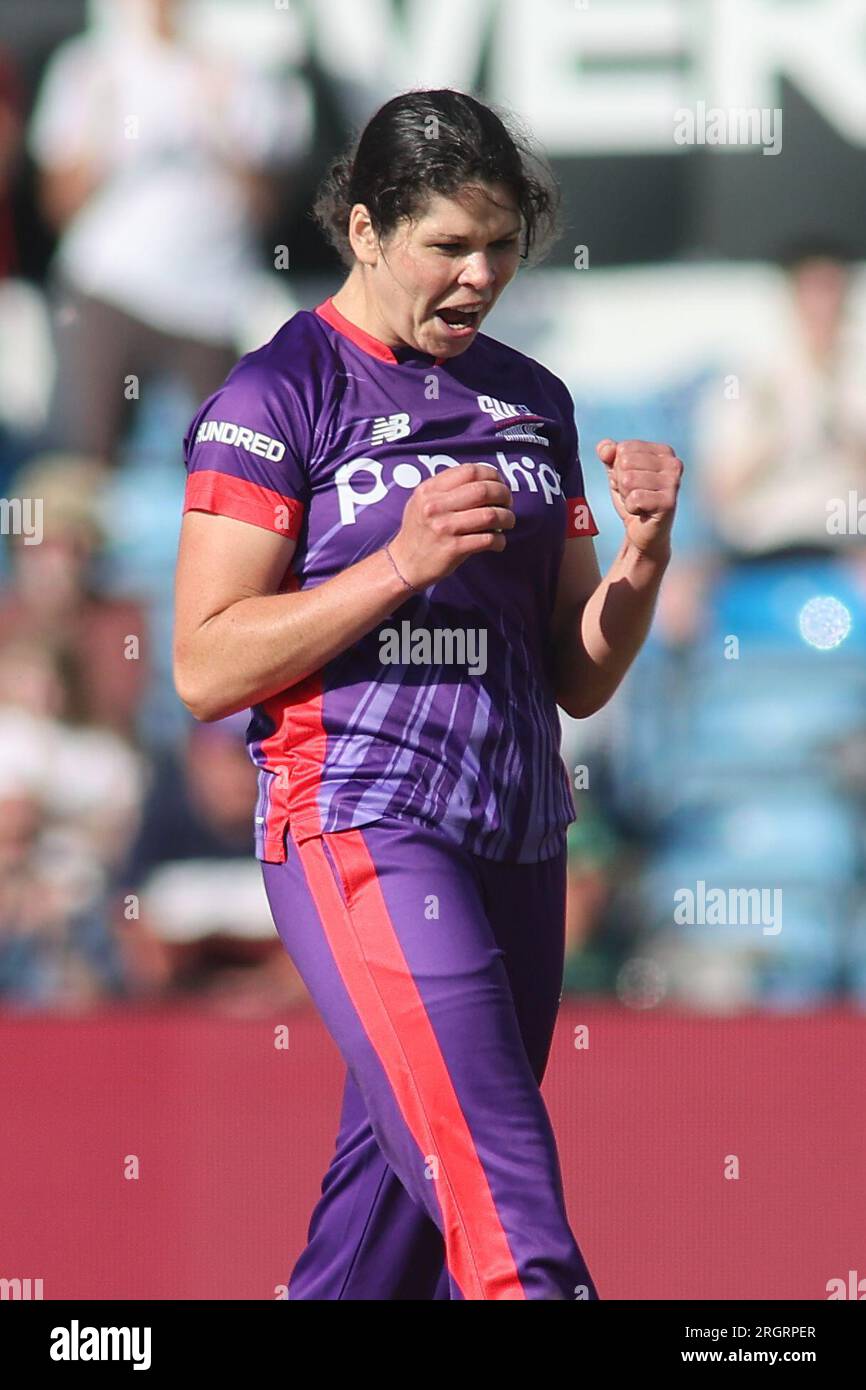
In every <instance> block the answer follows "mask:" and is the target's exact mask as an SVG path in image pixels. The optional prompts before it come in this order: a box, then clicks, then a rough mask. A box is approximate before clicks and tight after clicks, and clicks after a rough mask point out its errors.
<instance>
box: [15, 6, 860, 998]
mask: <svg viewBox="0 0 866 1390" xmlns="http://www.w3.org/2000/svg"><path fill="white" fill-rule="evenodd" d="M115 9H116V21H115V22H113V23H102V24H100V25H98V26H97V25H93V26H91V27H87V28H85V29H84V30H83V31H82V32H81V33H80V34H78V35H75V36H73V37H70V38H68V39H67V40H65V41H64V42H63V43H61V44H60V45H59V47H57V48H56V49H55V50H54V52H53V53H52V55H51V57H50V59H49V61H48V62H47V64H46V66H45V68H44V70H43V71H42V72H41V74H40V76H39V81H38V83H36V84H35V86H34V89H33V90H32V91H27V90H25V84H24V82H23V80H22V77H21V74H20V73H19V72H18V71H17V70H16V62H15V55H14V54H13V53H11V52H6V53H3V52H0V348H2V358H0V498H2V505H3V508H4V513H3V515H4V526H3V534H2V537H0V543H2V547H3V550H2V572H0V584H2V587H0V860H2V868H0V1006H2V1007H4V1008H7V1009H29V1008H53V1009H63V1010H71V1011H75V1010H79V1009H86V1008H89V1007H91V1006H92V1005H93V1004H94V1003H95V1002H98V1001H105V1000H122V1001H127V1002H128V1003H132V1002H139V1003H147V1002H151V1001H161V1000H164V999H168V998H177V997H183V998H187V997H195V998H197V999H199V1000H201V1001H202V1004H203V1006H207V1007H212V1008H215V1009H218V1010H220V1011H223V1012H229V1013H235V1014H238V1015H245V1014H251V1013H252V1014H256V1013H262V1012H267V1011H269V1010H273V1009H274V1008H276V1007H279V1006H282V1005H283V1004H285V1002H286V1001H287V1000H290V1001H293V1000H301V999H303V998H304V990H303V986H302V985H301V982H300V981H299V980H298V978H297V976H296V973H295V971H294V967H293V966H292V965H291V962H290V961H289V960H288V958H287V956H286V954H285V952H284V950H283V948H282V946H281V944H280V942H279V940H278V938H277V936H276V933H275V930H274V928H273V924H272V921H271V918H270V914H269V910H268V906H267V902H266V899H265V896H264V891H263V888H262V883H261V875H260V871H259V868H258V866H257V864H256V862H255V860H254V859H253V858H252V853H253V851H252V828H251V827H252V806H253V801H254V796H255V772H254V768H253V766H252V764H251V762H250V760H249V758H248V756H247V753H246V748H245V744H244V731H245V727H246V722H247V719H246V716H244V715H238V716H234V717H232V718H231V719H228V720H223V721H220V722H219V723H216V724H211V725H198V724H196V723H195V722H194V721H192V720H191V719H190V718H189V716H188V715H187V714H186V711H185V710H184V709H183V707H182V706H181V705H180V702H179V701H178V699H177V697H176V695H175V693H174V690H173V687H172V682H171V670H170V626H171V583H172V574H173V564H174V557H175V550H176V539H177V530H178V526H179V521H180V513H181V504H182V494H183V485H184V481H185V475H184V470H183V466H182V462H181V460H180V444H179V441H180V439H181V438H182V436H183V433H184V430H185V427H186V425H187V423H188V420H189V418H191V415H192V413H193V412H194V410H195V409H196V408H197V407H198V405H199V404H200V402H201V400H202V399H204V397H205V396H206V395H208V394H209V393H210V392H211V391H213V390H215V389H216V388H217V387H218V386H219V385H220V384H221V382H222V380H223V379H224V377H225V375H226V374H227V372H228V371H229V369H230V368H231V367H232V366H233V364H234V362H235V361H236V360H237V358H238V356H239V355H240V353H241V352H242V351H246V350H247V348H248V347H249V346H252V345H253V344H252V343H249V342H244V340H243V335H244V334H245V333H249V331H250V323H249V315H248V314H247V316H246V318H242V315H241V306H244V305H246V306H248V305H249V303H250V302H251V300H252V299H254V298H255V296H256V295H257V294H261V286H262V284H263V283H266V284H268V285H269V286H270V295H271V299H272V307H271V312H274V309H275V310H276V312H277V319H276V322H274V323H273V324H272V327H271V331H273V328H275V327H276V326H277V323H278V322H280V321H282V319H283V318H285V317H288V315H289V314H290V313H291V312H293V308H294V307H297V306H296V305H295V304H294V303H293V300H292V293H293V292H292V289H291V287H290V286H289V285H287V283H286V279H287V277H285V276H282V277H279V276H277V274H276V272H275V271H274V270H273V269H270V268H269V266H268V263H267V255H266V250H265V246H266V238H265V235H264V233H265V231H266V230H268V229H269V228H270V227H271V226H272V218H273V214H274V208H275V207H277V206H278V205H279V202H280V199H281V198H282V199H284V197H285V189H286V187H287V185H289V184H291V183H292V182H293V181H297V180H299V179H300V178H301V176H302V175H304V176H305V177H306V175H307V174H308V173H309V170H310V167H311V165H312V164H313V163H315V160H314V159H313V149H314V131H315V115H316V112H315V111H314V109H313V107H312V103H311V102H310V99H309V96H308V90H309V89H308V87H307V86H306V85H304V84H302V83H300V82H297V81H296V80H295V74H293V72H292V71H291V70H290V69H287V68H283V69H282V70H279V71H275V70H274V69H273V68H272V67H267V66H263V67H262V69H261V70H256V69H255V68H253V67H251V66H250V64H249V63H248V62H247V61H246V60H244V61H241V60H240V59H238V60H237V61H233V60H232V59H231V58H230V57H229V56H226V54H225V53H222V54H221V55H220V56H219V57H216V56H213V55H209V56H208V55H203V54H202V53H201V52H199V51H197V50H196V49H195V48H194V47H193V46H191V45H189V44H188V43H187V42H185V40H184V34H183V30H182V25H181V16H182V12H183V6H182V4H181V3H179V0H118V4H117V6H116V7H115ZM22 171H26V183H27V187H28V188H30V189H31V190H32V202H33V215H34V216H35V217H36V218H37V219H38V220H39V223H40V225H41V226H42V228H43V230H44V233H45V235H46V236H48V237H50V238H51V240H52V254H51V258H50V261H49V263H48V267H47V271H46V274H45V276H44V279H42V281H41V282H39V283H36V282H34V281H33V280H32V279H27V278H25V277H22V276H21V275H20V274H19V269H18V267H19V259H20V250H21V248H20V245H19V240H18V237H19V233H18V227H17V225H16V217H15V215H14V210H13V209H14V199H13V190H14V189H15V188H18V187H20V184H21V179H22V177H23V175H22ZM856 273H857V268H856V266H852V265H851V264H849V258H848V255H847V252H846V249H845V248H844V247H841V246H834V245H832V244H831V243H829V242H826V241H819V240H814V241H812V242H809V243H805V242H804V243H802V244H800V245H798V246H790V247H788V248H785V249H784V251H783V252H780V259H779V266H778V275H779V278H780V282H781V284H782V285H783V286H784V291H785V295H786V297H787V301H788V310H789V312H790V332H789V333H788V335H787V337H786V347H785V350H784V351H783V352H779V351H774V352H773V353H772V354H769V355H768V359H767V361H765V362H764V363H763V364H757V365H756V363H755V361H754V360H753V355H749V354H746V353H745V349H746V348H747V347H749V346H751V345H748V344H744V360H745V358H746V356H749V361H748V365H744V367H743V368H742V370H737V371H734V370H732V368H731V364H719V363H706V364H704V370H703V371H702V373H701V374H700V375H699V376H698V377H696V378H695V379H694V381H692V382H691V383H690V384H689V388H688V390H686V391H679V392H678V391H677V390H676V389H674V388H672V391H671V392H670V393H668V395H667V396H665V395H662V394H660V395H658V397H657V398H656V399H655V400H654V401H652V402H644V403H643V410H642V414H641V415H640V418H636V419H635V420H634V421H632V420H631V418H630V417H629V415H628V411H627V409H626V407H625V406H621V407H620V412H619V416H617V413H616V408H615V407H614V406H613V405H612V404H611V403H609V402H608V403H607V404H606V406H605V408H604V411H602V407H601V403H599V402H597V401H596V402H592V401H587V402H582V401H581V400H580V397H579V383H570V385H571V386H572V389H573V391H574V394H575V397H576V401H577V411H578V421H579V423H580V424H581V427H582V434H583V436H584V437H585V438H588V439H590V438H591V439H595V438H601V437H603V436H604V435H610V436H613V437H617V435H619V436H621V437H627V436H629V435H640V436H641V437H644V438H657V439H663V440H666V439H670V438H673V439H675V440H676V443H677V447H678V450H679V452H680V453H681V454H683V456H684V457H686V459H687V468H688V470H689V478H688V486H687V487H684V491H683V496H682V498H681V512H682V517H681V519H680V520H678V529H677V532H676V533H675V540H676V541H677V545H676V552H677V553H676V558H675V561H674V563H673V564H672V566H671V569H670V570H669V572H668V574H667V575H666V578H665V581H664V586H663V589H662V593H661V597H660V601H659V607H658V612H657V617H656V622H655V624H654V628H653V632H652V634H651V637H650V639H649V640H648V642H647V644H646V646H645V648H644V650H643V651H642V652H641V654H640V657H639V658H638V661H637V662H636V664H635V666H634V668H633V670H632V671H631V672H630V673H629V676H628V677H627V679H626V682H625V683H624V686H623V688H622V690H621V691H620V692H618V694H617V696H616V697H615V699H614V701H612V702H611V704H610V706H608V707H607V708H606V709H605V710H604V711H602V712H601V713H600V714H599V715H597V716H595V717H594V718H593V719H592V720H589V721H584V722H582V723H581V724H576V723H575V722H574V721H570V720H567V719H565V717H564V718H563V729H564V756H565V759H566V764H567V766H568V767H569V770H570V772H571V773H572V775H573V776H574V785H575V801H576V805H577V809H578V820H577V822H576V823H575V825H574V826H572V828H571V831H570V834H569V896H568V956H567V964H566V988H567V989H569V990H571V991H575V992H583V993H589V994H598V995H602V996H605V995H607V996H614V997H618V998H619V999H620V1000H621V1001H622V1002H623V1003H624V1004H625V1005H627V1006H630V1007H633V1008H650V1007H653V1006H655V1005H656V1004H658V1003H660V1002H662V1001H666V1002H672V1003H676V1004H683V1005H685V1006H687V1007H697V1008H703V1009H710V1010H716V1011H718V1010H722V1011H725V1010H732V1009H738V1008H748V1007H759V1008H782V1009H784V1008H792V1007H793V1008H800V1007H812V1006H814V1005H816V1004H825V1003H833V1002H836V1001H838V1000H839V999H847V1000H849V1001H851V1002H853V1003H854V1004H855V1005H856V1006H858V1007H861V1008H862V1007H864V1006H866V874H864V862H863V835H862V828H861V827H862V824H863V816H862V808H863V800H864V794H866V682H864V672H866V661H864V650H863V648H864V638H863V632H864V629H866V544H864V536H866V516H864V519H863V528H862V530H861V529H860V528H859V526H858V524H857V516H858V515H859V513H858V511H857V500H858V499H859V498H860V497H861V496H866V390H864V381H863V377H864V373H863V357H862V347H861V345H860V344H859V343H858V340H857V336H856V334H852V333H851V332H850V331H849V323H848V306H849V299H850V289H851V285H852V277H853V276H854V275H855V274H856ZM278 279H279V280H280V284H279V285H277V281H278ZM313 302H316V301H313ZM265 336H269V334H267V335H266V334H262V335H261V338H260V340H263V338H264V337H265ZM517 345H518V346H519V344H517ZM35 378H38V389H37V388H36V387H35V386H34V379H35ZM594 412H595V414H597V415H598V431H597V432H594V428H595V423H596V421H595V419H594ZM602 414H603V418H602ZM852 499H853V500H852ZM591 500H592V499H591ZM834 500H838V501H839V503H840V507H839V509H838V511H839V515H838V516H836V513H834V512H833V510H832V507H831V506H830V504H831V503H832V502H833V501H834ZM596 514H597V515H598V511H596ZM834 517H835V520H834ZM603 529H604V528H603ZM607 529H608V532H610V531H611V527H610V526H608V528H607ZM680 538H681V539H682V543H681V544H680ZM699 882H703V883H704V884H705V886H706V887H707V888H708V889H709V888H717V889H721V890H725V891H726V892H727V891H728V890H738V889H745V890H751V889H757V890H760V889H767V890H772V891H775V890H779V891H780V892H781V894H782V897H781V901H782V904H783V913H784V917H783V921H782V923H781V929H780V930H778V931H777V930H775V924H773V925H771V924H770V923H769V922H768V921H761V920H759V921H753V922H745V923H744V922H737V921H730V920H727V921H726V920H721V921H715V922H713V921H704V922H702V921H700V920H695V921H689V920H684V921H678V920H677V917H676V913H675V904H676V903H677V901H678V893H679V892H680V890H682V889H692V890H696V885H697V884H698V883H699ZM699 898H700V894H699V893H697V892H695V900H697V899H699ZM731 915H732V914H731V913H730V912H729V913H728V917H730V916H731ZM527 926H528V929H529V928H530V927H531V924H527Z"/></svg>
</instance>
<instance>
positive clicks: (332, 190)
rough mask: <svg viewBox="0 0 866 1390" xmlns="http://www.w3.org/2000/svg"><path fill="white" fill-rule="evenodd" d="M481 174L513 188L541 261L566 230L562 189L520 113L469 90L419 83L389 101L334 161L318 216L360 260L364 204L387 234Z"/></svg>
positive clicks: (530, 244) (526, 253) (332, 237)
mask: <svg viewBox="0 0 866 1390" xmlns="http://www.w3.org/2000/svg"><path fill="white" fill-rule="evenodd" d="M479 182H484V183H488V184H490V183H503V184H505V185H506V186H507V187H508V188H510V189H511V191H512V194H513V196H514V199H515V201H516V203H517V205H518V208H519V210H520V215H521V221H522V230H523V233H524V248H523V250H522V251H521V259H522V260H524V261H528V260H530V255H531V259H532V262H533V263H537V261H539V260H541V259H542V257H543V256H544V255H546V254H547V252H548V251H549V250H550V247H551V246H552V245H553V243H554V242H555V241H556V238H557V236H558V235H559V231H560V227H559V206H560V195H559V188H558V186H557V184H556V181H555V179H554V177H553V174H552V172H551V170H550V166H549V165H548V163H547V161H546V160H545V159H544V158H543V156H542V155H540V154H539V153H537V152H536V150H535V148H534V146H533V143H532V141H531V139H530V138H529V137H528V136H527V135H526V134H525V133H523V131H522V130H520V129H519V127H518V125H517V122H516V120H515V118H514V116H513V115H511V114H503V115H500V114H498V112H497V111H496V110H494V109H493V107H491V106H488V105H485V104H484V103H483V102H480V101H478V100H476V98H475V97H472V96H468V95H467V94H466V93H465V92H457V91H452V90H451V89H450V88H441V89H434V90H428V89H425V88H413V89H412V90H410V91H407V92H403V93H401V94H400V95H399V96H396V97H392V98H391V100H390V101H387V102H386V103H385V105H384V106H381V107H380V108H379V110H378V111H377V112H376V113H375V115H373V116H371V118H370V120H369V121H368V122H367V125H366V126H365V127H364V129H363V130H362V131H361V132H360V134H356V135H355V137H354V139H353V141H352V143H351V146H350V147H349V149H348V150H347V151H345V152H344V153H343V154H341V155H338V156H337V158H336V159H334V160H333V161H332V162H331V164H330V166H329V168H328V170H327V173H326V174H325V177H324V178H323V180H322V182H321V184H320V186H319V189H318V192H317V194H316V198H315V201H314V203H313V208H312V213H311V216H312V217H313V219H314V220H315V221H316V222H317V223H318V225H319V226H320V227H321V229H322V231H323V232H324V234H325V236H326V237H327V239H328V241H329V242H330V243H331V245H332V246H333V247H335V249H336V251H337V252H338V254H339V256H340V259H341V260H342V261H343V264H344V265H345V266H346V267H347V268H348V269H351V268H352V266H353V265H354V263H355V257H354V253H353V251H352V247H351V244H350V242H349V237H348V224H349V213H350V211H351V209H352V207H353V205H354V204H355V203H363V204H364V205H365V207H366V208H367V210H368V212H369V214H370V220H371V222H372V224H373V228H374V230H375V231H376V233H377V234H378V235H379V236H380V237H382V238H383V239H385V238H386V237H388V236H389V235H390V233H391V232H393V231H394V230H395V228H396V226H397V223H398V222H400V221H401V220H402V219H404V218H409V219H412V218H414V217H417V216H419V215H420V214H421V213H422V212H423V209H424V207H425V205H426V203H427V201H428V199H429V197H430V196H431V195H432V194H435V193H441V194H443V195H445V196H448V195H453V194H455V193H456V192H457V191H458V190H459V189H461V188H463V187H464V186H465V185H467V184H476V183H479Z"/></svg>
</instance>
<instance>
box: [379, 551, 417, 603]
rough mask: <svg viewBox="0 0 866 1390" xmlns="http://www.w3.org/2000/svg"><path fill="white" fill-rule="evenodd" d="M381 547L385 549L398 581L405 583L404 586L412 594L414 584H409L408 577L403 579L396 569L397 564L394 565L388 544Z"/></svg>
mask: <svg viewBox="0 0 866 1390" xmlns="http://www.w3.org/2000/svg"><path fill="white" fill-rule="evenodd" d="M383 549H384V551H385V554H386V555H387V556H388V559H389V560H390V561H391V564H392V566H393V568H394V573H395V574H396V576H397V578H398V579H399V580H400V582H401V583H402V584H405V585H406V588H407V589H408V590H409V592H410V593H412V594H414V592H415V586H414V584H410V583H409V581H408V579H404V578H403V576H402V574H401V573H400V571H399V570H398V568H397V565H396V563H395V561H394V556H393V555H392V554H391V552H390V550H389V549H388V546H387V545H385V546H384V547H383Z"/></svg>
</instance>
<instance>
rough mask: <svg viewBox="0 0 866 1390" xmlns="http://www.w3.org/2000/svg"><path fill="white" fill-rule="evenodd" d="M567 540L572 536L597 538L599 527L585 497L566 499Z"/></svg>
mask: <svg viewBox="0 0 866 1390" xmlns="http://www.w3.org/2000/svg"><path fill="white" fill-rule="evenodd" d="M565 507H566V513H565V538H566V540H570V539H571V537H572V536H597V535H598V527H597V526H596V524H595V517H594V516H593V514H592V512H591V511H590V509H589V503H588V502H587V500H586V498H585V497H566V499H565Z"/></svg>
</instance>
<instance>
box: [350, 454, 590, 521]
mask: <svg viewBox="0 0 866 1390" xmlns="http://www.w3.org/2000/svg"><path fill="white" fill-rule="evenodd" d="M416 458H417V459H418V462H419V463H422V464H423V465H424V467H425V468H426V469H427V476H428V477H430V478H432V477H433V475H434V474H435V473H437V472H438V471H439V469H440V468H456V467H457V466H458V462H457V459H455V458H452V457H451V455H450V454H417V455H416ZM496 458H497V461H498V464H499V467H500V469H501V470H502V472H503V473H504V475H505V481H506V482H507V483H508V486H509V487H510V488H511V491H512V492H520V491H521V489H523V488H526V490H527V491H528V492H539V491H540V492H541V494H542V496H543V497H544V501H545V503H546V504H547V505H548V506H550V505H551V504H552V503H553V501H554V499H555V498H556V497H560V496H561V495H562V480H561V479H560V476H559V474H558V473H557V471H556V469H555V468H554V467H553V466H552V465H551V464H549V463H548V462H547V460H546V459H542V461H541V463H536V461H535V459H533V458H529V457H528V456H527V455H526V454H523V455H522V456H521V458H520V460H519V462H518V461H515V460H514V459H509V458H507V457H506V456H505V454H503V453H497V455H496ZM474 462H476V463H487V462H488V460H487V459H476V460H474ZM383 468H384V464H383V463H382V461H381V459H370V458H357V459H350V461H349V462H348V463H344V464H341V465H340V467H339V468H338V469H337V472H336V474H335V475H334V482H335V483H336V487H337V495H338V497H339V500H340V521H341V522H342V524H343V525H344V526H352V525H354V523H355V522H356V521H357V519H358V512H359V511H360V510H361V509H362V508H363V507H372V506H375V504H376V503H377V502H381V501H382V499H383V497H387V496H388V486H387V484H386V483H385V482H384V480H383V478H382V470H383ZM356 477H359V480H363V482H364V483H365V484H367V486H366V487H365V488H364V490H363V491H359V490H358V489H357V488H356V487H355V486H354V480H355V478H356ZM370 478H372V479H373V486H372V487H370V486H369V480H370ZM423 481H424V474H423V473H422V471H421V469H420V468H418V467H416V465H415V464H414V463H398V464H395V465H394V468H393V471H392V473H391V483H392V485H396V486H397V487H402V488H406V489H410V490H411V489H412V488H416V487H417V486H418V484H419V483H421V482H423Z"/></svg>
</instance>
